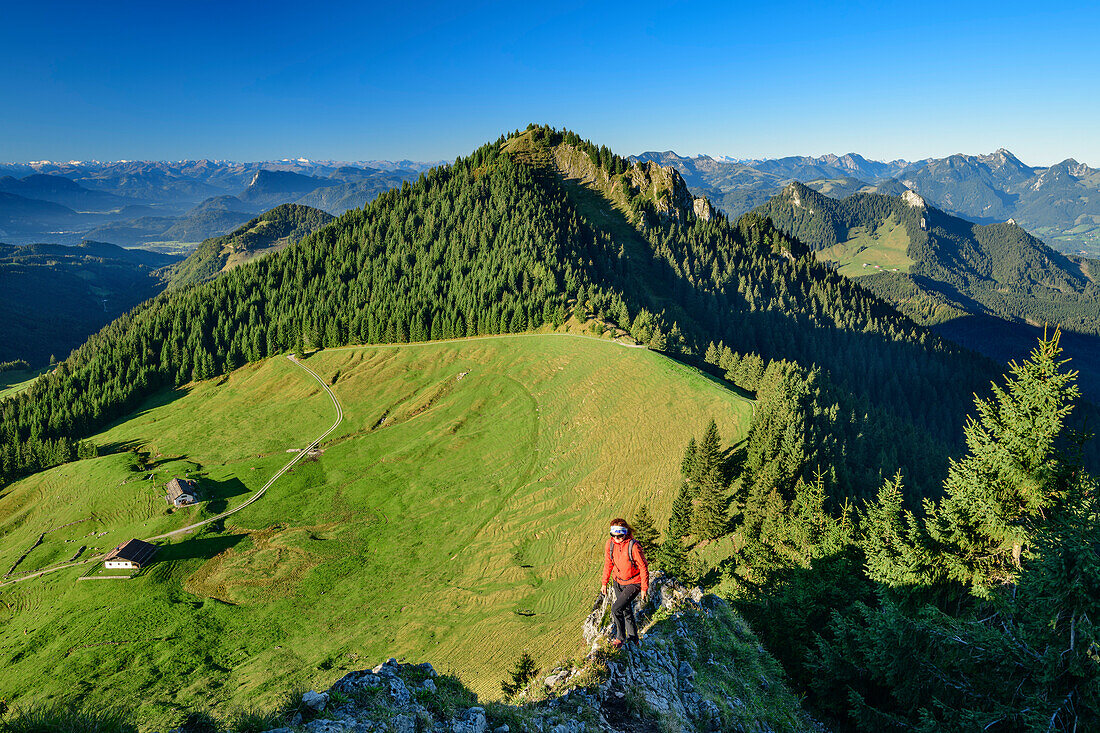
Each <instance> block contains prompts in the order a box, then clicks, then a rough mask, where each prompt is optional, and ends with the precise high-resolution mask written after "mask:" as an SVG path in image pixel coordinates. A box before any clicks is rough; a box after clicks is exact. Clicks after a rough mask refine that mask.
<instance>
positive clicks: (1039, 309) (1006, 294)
mask: <svg viewBox="0 0 1100 733" xmlns="http://www.w3.org/2000/svg"><path fill="white" fill-rule="evenodd" d="M911 195H912V194H910V196H911ZM756 211H757V212H758V213H761V214H763V215H765V216H767V217H769V218H770V219H771V220H772V221H773V222H775V224H776V226H778V227H779V228H780V229H781V230H783V231H784V232H788V233H790V234H791V235H792V236H795V237H797V238H799V239H800V240H801V241H803V242H806V244H807V245H809V246H810V247H811V248H813V249H814V250H823V249H827V248H829V247H831V246H833V245H835V244H837V243H841V242H844V241H846V240H848V239H849V238H850V236H851V233H852V230H853V229H855V228H857V227H862V228H864V229H866V230H867V231H873V230H874V229H875V228H876V227H878V226H880V225H882V224H883V223H885V222H886V221H887V220H888V219H892V220H893V221H896V222H898V223H899V224H900V225H901V226H903V227H904V228H905V231H906V232H907V235H908V238H909V247H908V252H907V254H908V256H909V257H910V258H911V259H912V260H913V266H912V268H911V270H910V272H909V274H908V275H904V274H894V273H886V272H883V273H881V274H875V275H871V276H869V277H868V278H867V279H866V281H865V282H864V283H863V284H864V285H865V286H866V287H867V288H868V289H870V290H872V291H874V292H875V293H877V294H879V295H880V296H882V297H883V298H886V299H888V300H891V301H893V302H898V303H901V302H905V301H912V300H913V299H914V297H916V302H915V303H908V304H907V305H906V307H907V312H911V313H913V314H914V315H921V314H924V313H927V321H925V322H927V323H935V322H936V321H937V320H938V319H937V318H936V314H938V313H946V314H948V315H957V313H948V311H949V310H951V309H947V310H944V309H942V308H938V307H937V306H945V305H946V306H951V307H952V308H953V309H955V310H962V311H965V312H971V313H987V314H989V315H993V316H997V317H999V318H1004V319H1006V320H1010V321H1011V320H1015V321H1027V322H1030V323H1051V324H1057V325H1059V326H1061V327H1063V328H1065V329H1067V330H1072V331H1077V332H1080V333H1092V334H1096V333H1100V286H1098V285H1097V284H1096V283H1095V282H1093V280H1092V279H1091V278H1090V276H1089V275H1088V274H1087V272H1088V266H1087V261H1086V262H1084V263H1083V262H1082V261H1081V260H1079V259H1072V258H1069V257H1067V256H1065V255H1063V254H1061V253H1060V252H1056V251H1055V250H1053V249H1051V248H1050V247H1047V246H1046V245H1045V244H1043V243H1042V242H1041V241H1040V240H1038V239H1037V238H1035V237H1033V236H1032V235H1030V234H1028V233H1027V232H1026V231H1025V230H1024V229H1022V228H1020V227H1019V226H1017V225H1016V224H1014V223H1010V222H1006V223H999V224H987V225H982V224H974V223H972V222H969V221H966V220H965V219H960V218H958V217H955V216H952V215H950V214H946V213H944V212H942V211H939V210H938V209H936V208H933V207H929V206H927V205H925V204H924V203H923V201H922V200H920V199H919V197H916V198H912V199H906V198H903V197H901V196H886V195H882V194H855V195H852V196H849V197H848V198H845V199H843V200H839V201H838V200H836V199H832V198H829V197H828V196H824V195H822V194H820V193H818V192H816V191H814V190H813V189H810V188H808V187H807V186H804V185H802V184H799V183H792V184H790V185H789V186H788V187H787V188H786V189H784V192H783V193H782V194H780V195H779V196H776V197H774V198H772V199H771V200H770V201H769V202H768V203H767V204H765V205H764V206H761V207H759V208H758V209H757V210H756ZM914 291H919V292H914Z"/></svg>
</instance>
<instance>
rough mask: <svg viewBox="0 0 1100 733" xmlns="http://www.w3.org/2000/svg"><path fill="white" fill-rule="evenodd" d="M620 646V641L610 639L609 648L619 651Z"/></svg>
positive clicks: (621, 643)
mask: <svg viewBox="0 0 1100 733" xmlns="http://www.w3.org/2000/svg"><path fill="white" fill-rule="evenodd" d="M622 646H623V642H622V639H612V640H611V648H612V649H621V648H622Z"/></svg>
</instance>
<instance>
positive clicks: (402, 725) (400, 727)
mask: <svg viewBox="0 0 1100 733" xmlns="http://www.w3.org/2000/svg"><path fill="white" fill-rule="evenodd" d="M391 723H392V725H393V730H394V733H416V718H414V717H412V716H411V715H395V716H393V720H392V721H391Z"/></svg>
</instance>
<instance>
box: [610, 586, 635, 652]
mask: <svg viewBox="0 0 1100 733" xmlns="http://www.w3.org/2000/svg"><path fill="white" fill-rule="evenodd" d="M641 590H642V586H641V585H639V584H638V583H634V584H633V585H619V581H615V602H614V603H612V604H611V617H612V618H614V619H615V638H616V639H618V640H619V641H638V625H637V623H636V622H635V620H634V599H635V598H637V597H638V593H640V592H641Z"/></svg>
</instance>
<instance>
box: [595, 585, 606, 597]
mask: <svg viewBox="0 0 1100 733" xmlns="http://www.w3.org/2000/svg"><path fill="white" fill-rule="evenodd" d="M596 592H597V593H599V594H600V595H601V596H602V595H603V594H604V593H606V592H607V586H606V585H601V586H600V587H599V589H598V590H597V591H596Z"/></svg>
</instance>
